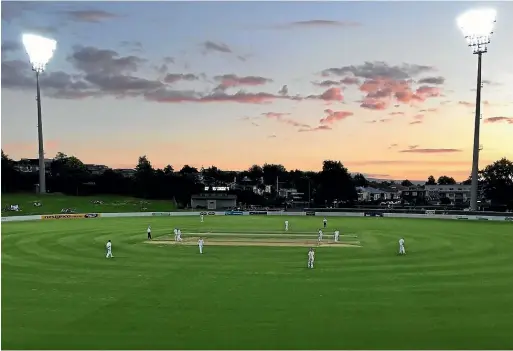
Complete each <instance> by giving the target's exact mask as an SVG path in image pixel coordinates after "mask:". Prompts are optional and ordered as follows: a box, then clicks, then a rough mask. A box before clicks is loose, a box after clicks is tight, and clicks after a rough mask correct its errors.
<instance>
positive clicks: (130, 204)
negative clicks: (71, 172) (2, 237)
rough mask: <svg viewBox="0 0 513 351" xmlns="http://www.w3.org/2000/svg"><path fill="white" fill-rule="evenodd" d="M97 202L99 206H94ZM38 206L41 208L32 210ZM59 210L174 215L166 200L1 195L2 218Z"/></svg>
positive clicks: (56, 211)
mask: <svg viewBox="0 0 513 351" xmlns="http://www.w3.org/2000/svg"><path fill="white" fill-rule="evenodd" d="M95 201H101V202H102V203H101V204H95V203H94V202H95ZM34 202H40V203H41V205H42V206H41V207H36V206H34ZM8 205H19V206H20V209H21V211H19V212H16V211H6V210H5V208H6V206H8ZM63 208H70V209H73V210H74V211H75V212H77V213H90V212H98V213H102V212H103V213H105V212H141V211H146V212H166V211H175V210H176V207H175V205H174V203H173V202H172V201H170V200H144V199H137V198H131V197H125V196H116V195H95V196H66V195H62V194H46V195H39V194H2V217H6V216H28V215H39V214H54V213H60V212H61V210H62V209H63Z"/></svg>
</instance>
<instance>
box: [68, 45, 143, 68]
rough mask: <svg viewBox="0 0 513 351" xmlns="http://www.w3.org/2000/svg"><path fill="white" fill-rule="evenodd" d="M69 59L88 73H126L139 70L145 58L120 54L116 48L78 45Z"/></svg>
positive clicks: (76, 66)
mask: <svg viewBox="0 0 513 351" xmlns="http://www.w3.org/2000/svg"><path fill="white" fill-rule="evenodd" d="M68 61H69V62H70V63H71V64H72V65H73V66H74V67H75V68H76V69H77V70H79V71H81V72H84V73H86V74H97V73H100V74H115V75H120V74H125V73H133V72H135V71H137V69H138V68H139V66H140V65H141V64H143V63H144V62H145V60H143V59H141V58H139V57H137V56H120V55H119V54H118V53H117V52H116V51H114V50H105V49H98V48H95V47H92V46H85V47H83V46H77V47H75V48H74V52H73V53H72V54H71V55H70V56H69V57H68Z"/></svg>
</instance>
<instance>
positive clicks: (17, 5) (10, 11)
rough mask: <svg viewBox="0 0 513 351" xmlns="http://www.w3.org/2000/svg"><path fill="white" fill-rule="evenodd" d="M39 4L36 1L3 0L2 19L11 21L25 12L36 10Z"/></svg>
mask: <svg viewBox="0 0 513 351" xmlns="http://www.w3.org/2000/svg"><path fill="white" fill-rule="evenodd" d="M38 5H39V2H36V1H2V4H1V6H2V11H0V12H1V13H2V21H5V22H7V23H9V22H11V21H12V20H15V19H18V18H21V17H23V16H24V14H25V12H28V11H32V10H35V9H36V7H37V6H38Z"/></svg>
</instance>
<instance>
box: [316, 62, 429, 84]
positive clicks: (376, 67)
mask: <svg viewBox="0 0 513 351" xmlns="http://www.w3.org/2000/svg"><path fill="white" fill-rule="evenodd" d="M433 69H434V68H433V67H431V66H425V65H417V64H408V63H403V64H402V65H400V66H390V65H388V64H387V63H385V62H383V61H375V62H368V61H367V62H365V63H364V64H362V65H358V66H354V65H351V66H344V67H340V68H328V69H325V70H324V71H322V75H323V76H325V77H327V76H344V75H347V74H349V73H351V74H352V75H354V76H355V77H359V78H365V79H373V78H376V77H380V78H382V79H384V78H388V79H394V80H402V79H408V78H411V77H413V76H416V75H418V74H420V73H424V72H430V71H433Z"/></svg>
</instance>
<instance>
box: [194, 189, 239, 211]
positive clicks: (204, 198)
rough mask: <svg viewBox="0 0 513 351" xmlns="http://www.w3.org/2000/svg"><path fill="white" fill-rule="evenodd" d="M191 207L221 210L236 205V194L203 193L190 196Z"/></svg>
mask: <svg viewBox="0 0 513 351" xmlns="http://www.w3.org/2000/svg"><path fill="white" fill-rule="evenodd" d="M191 207H192V208H200V209H201V208H204V209H208V210H222V209H227V208H234V207H237V196H236V195H230V194H215V193H204V194H198V195H192V196H191Z"/></svg>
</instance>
